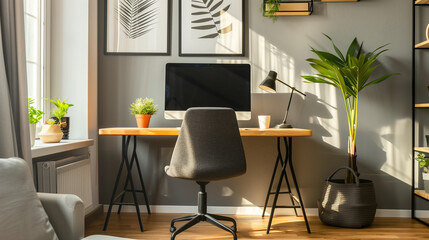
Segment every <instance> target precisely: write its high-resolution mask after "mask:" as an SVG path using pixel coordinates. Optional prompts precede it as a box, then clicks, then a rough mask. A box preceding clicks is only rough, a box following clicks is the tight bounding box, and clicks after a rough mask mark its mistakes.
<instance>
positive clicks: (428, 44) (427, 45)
mask: <svg viewBox="0 0 429 240" xmlns="http://www.w3.org/2000/svg"><path fill="white" fill-rule="evenodd" d="M415 48H429V40H426V41H424V42H421V43H418V44H416V45H415Z"/></svg>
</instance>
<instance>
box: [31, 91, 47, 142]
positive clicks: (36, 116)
mask: <svg viewBox="0 0 429 240" xmlns="http://www.w3.org/2000/svg"><path fill="white" fill-rule="evenodd" d="M33 104H34V100H33V99H31V98H28V123H29V124H30V141H31V147H33V146H34V143H35V141H36V124H37V123H39V122H40V120H42V118H43V114H45V113H44V112H42V111H40V110H38V109H36V108H35V107H34V106H33Z"/></svg>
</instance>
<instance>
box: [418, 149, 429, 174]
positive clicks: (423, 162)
mask: <svg viewBox="0 0 429 240" xmlns="http://www.w3.org/2000/svg"><path fill="white" fill-rule="evenodd" d="M414 159H415V160H416V161H417V162H419V166H420V167H421V168H423V172H425V173H429V171H428V168H429V158H427V157H426V155H424V154H423V153H419V154H418V155H417V157H416V158H414Z"/></svg>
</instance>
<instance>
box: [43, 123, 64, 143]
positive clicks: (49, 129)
mask: <svg viewBox="0 0 429 240" xmlns="http://www.w3.org/2000/svg"><path fill="white" fill-rule="evenodd" d="M62 137H63V132H62V131H61V127H60V125H59V124H52V125H50V124H43V125H42V130H41V131H40V133H39V138H40V141H42V142H43V143H58V142H60V141H61V138H62Z"/></svg>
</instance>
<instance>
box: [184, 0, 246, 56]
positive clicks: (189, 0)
mask: <svg viewBox="0 0 429 240" xmlns="http://www.w3.org/2000/svg"><path fill="white" fill-rule="evenodd" d="M184 1H186V2H192V0H179V56H180V57H242V56H245V53H246V52H245V50H246V46H245V36H246V34H245V29H246V27H245V26H246V15H245V14H246V11H245V9H246V4H245V0H242V1H241V11H240V12H241V30H240V31H241V41H240V42H241V43H240V44H241V47H240V52H238V53H208V52H207V53H190V52H184V50H183V46H182V43H183V42H184V41H183V39H182V38H183V7H182V6H183V2H184ZM231 2H238V1H237V0H231Z"/></svg>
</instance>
